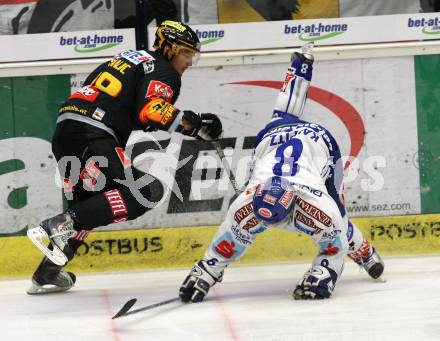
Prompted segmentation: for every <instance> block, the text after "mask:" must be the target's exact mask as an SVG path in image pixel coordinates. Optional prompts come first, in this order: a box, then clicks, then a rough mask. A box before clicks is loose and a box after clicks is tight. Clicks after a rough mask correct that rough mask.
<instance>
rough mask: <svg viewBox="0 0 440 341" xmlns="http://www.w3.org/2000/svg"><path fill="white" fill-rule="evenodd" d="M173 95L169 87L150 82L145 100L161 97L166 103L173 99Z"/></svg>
mask: <svg viewBox="0 0 440 341" xmlns="http://www.w3.org/2000/svg"><path fill="white" fill-rule="evenodd" d="M173 94H174V93H173V89H171V87H170V86H169V85H167V84H165V83H162V82H161V81H150V84H148V89H147V93H146V94H145V98H147V99H148V98H152V97H161V98H163V99H165V100H166V101H167V102H170V101H171V99H172V98H173Z"/></svg>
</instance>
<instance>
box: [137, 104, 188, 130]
mask: <svg viewBox="0 0 440 341" xmlns="http://www.w3.org/2000/svg"><path fill="white" fill-rule="evenodd" d="M180 116H182V114H181V113H180V111H179V109H177V108H176V107H175V106H174V105H172V104H171V103H168V102H167V101H165V100H164V99H163V98H160V97H157V98H153V99H151V100H149V101H148V102H147V103H146V104H145V105H144V106H143V107H142V109H141V110H140V112H139V116H138V117H139V121H140V122H141V123H142V124H144V125H146V126H150V127H152V128H153V129H159V130H166V131H169V132H172V131H174V130H176V128H177V126H178V125H179V122H180V119H178V117H180Z"/></svg>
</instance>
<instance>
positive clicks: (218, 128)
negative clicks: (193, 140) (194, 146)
mask: <svg viewBox="0 0 440 341" xmlns="http://www.w3.org/2000/svg"><path fill="white" fill-rule="evenodd" d="M200 117H201V119H202V127H201V128H200V130H199V133H198V139H200V140H203V141H216V140H218V138H219V137H220V135H221V134H222V132H223V127H222V122H221V121H220V119H219V118H218V116H217V115H214V114H210V113H206V114H200Z"/></svg>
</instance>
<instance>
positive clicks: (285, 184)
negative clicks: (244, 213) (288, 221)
mask: <svg viewBox="0 0 440 341" xmlns="http://www.w3.org/2000/svg"><path fill="white" fill-rule="evenodd" d="M252 205H253V209H254V215H255V216H256V217H257V218H258V219H259V220H261V221H264V222H266V223H267V224H269V225H272V224H277V223H279V222H280V221H282V220H284V218H286V216H287V215H288V214H289V212H290V211H291V210H292V209H293V207H294V205H295V192H294V190H293V186H292V185H291V184H290V183H289V181H288V180H286V179H285V178H282V177H279V176H274V177H271V178H269V179H268V180H267V181H266V182H265V183H264V184H260V185H258V186H257V189H256V190H255V193H254V201H253V203H252Z"/></svg>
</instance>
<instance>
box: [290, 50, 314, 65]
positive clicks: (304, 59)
mask: <svg viewBox="0 0 440 341" xmlns="http://www.w3.org/2000/svg"><path fill="white" fill-rule="evenodd" d="M313 61H314V59H313V55H311V54H303V53H299V52H293V53H292V56H291V57H290V63H291V64H292V66H293V67H297V66H298V65H301V64H302V63H306V64H308V65H312V64H313Z"/></svg>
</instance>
